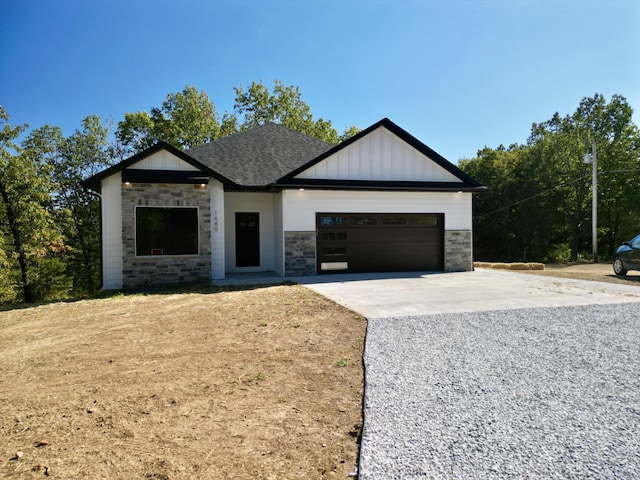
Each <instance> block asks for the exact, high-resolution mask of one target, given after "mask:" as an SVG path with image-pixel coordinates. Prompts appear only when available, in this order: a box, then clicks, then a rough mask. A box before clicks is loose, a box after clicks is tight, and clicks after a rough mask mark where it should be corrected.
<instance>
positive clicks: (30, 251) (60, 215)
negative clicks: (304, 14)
mask: <svg viewBox="0 0 640 480" xmlns="http://www.w3.org/2000/svg"><path fill="white" fill-rule="evenodd" d="M234 92H235V103H234V111H233V112H231V113H229V112H225V113H224V114H219V113H218V112H217V110H216V106H215V103H214V102H213V101H212V100H211V99H210V98H209V97H208V95H207V94H206V93H205V92H204V91H199V90H198V89H197V88H196V87H193V86H189V85H187V86H186V87H185V88H184V89H183V90H182V91H180V92H176V93H169V94H168V95H167V96H166V99H165V100H164V101H163V102H162V104H161V105H160V106H159V107H152V108H150V109H149V111H140V112H128V113H126V114H125V115H124V119H123V120H121V121H120V122H118V123H117V125H115V124H114V122H111V121H103V120H102V119H100V117H99V116H97V115H89V116H87V117H86V118H84V120H83V121H82V124H81V127H80V128H78V129H77V130H76V131H75V132H73V133H72V134H71V135H70V136H68V137H65V136H64V135H63V133H62V130H61V129H60V128H59V127H58V126H52V125H48V124H47V125H44V126H42V127H39V128H35V129H33V130H29V126H28V125H16V126H13V125H11V124H10V123H9V113H8V112H7V111H6V110H5V109H4V107H2V106H1V105H0V305H2V304H5V303H17V302H27V303H31V302H34V301H40V300H59V299H65V298H70V297H81V296H85V295H90V294H92V293H94V292H95V291H96V289H98V288H99V287H100V282H101V279H100V274H101V271H100V203H99V198H98V196H97V195H96V194H95V193H94V192H91V191H90V190H88V189H87V188H86V187H85V186H84V185H83V183H82V182H83V180H84V179H86V178H88V177H89V176H91V175H93V174H95V173H97V172H99V171H100V170H102V169H104V168H105V167H108V166H109V165H113V164H114V163H117V162H119V161H121V160H123V159H125V158H127V157H129V156H131V155H133V154H135V153H137V152H140V151H142V150H144V149H145V148H147V147H149V146H151V145H153V144H155V143H157V142H159V141H165V142H167V143H169V144H171V145H173V146H175V147H176V148H179V149H186V148H189V147H192V146H195V145H199V144H202V143H206V142H210V141H213V140H216V139H218V138H221V137H224V136H227V135H229V134H232V133H235V132H239V131H243V130H246V129H248V128H251V127H253V126H256V125H259V124H262V123H265V122H271V121H272V122H277V123H280V124H282V125H284V126H287V127H289V128H291V129H293V130H297V131H299V132H301V133H304V134H307V135H310V136H314V137H317V138H320V139H322V140H324V141H327V142H329V143H333V144H337V143H339V142H341V141H342V140H345V139H347V138H349V137H350V136H352V135H354V134H355V133H357V132H358V129H357V127H355V126H353V127H349V128H347V129H345V130H344V131H343V132H342V133H338V131H337V130H336V129H335V128H334V127H333V126H332V124H331V122H330V121H328V120H324V119H322V118H319V119H315V118H314V117H313V115H312V113H311V107H310V106H309V105H308V104H307V103H306V102H304V100H303V99H302V93H301V91H300V88H299V87H295V86H288V85H284V84H283V83H282V82H280V81H277V80H276V81H275V82H274V86H273V88H272V89H269V88H268V87H267V86H265V85H264V84H263V82H253V83H252V84H251V85H249V86H248V87H244V86H242V85H240V86H239V87H236V88H235V89H234Z"/></svg>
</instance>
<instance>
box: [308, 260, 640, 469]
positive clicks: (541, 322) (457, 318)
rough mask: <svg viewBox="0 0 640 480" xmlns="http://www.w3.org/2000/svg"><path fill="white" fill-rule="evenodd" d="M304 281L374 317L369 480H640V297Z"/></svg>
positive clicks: (632, 292) (619, 292)
mask: <svg viewBox="0 0 640 480" xmlns="http://www.w3.org/2000/svg"><path fill="white" fill-rule="evenodd" d="M299 281H300V283H303V284H305V285H306V286H307V287H309V288H311V289H312V290H314V291H316V292H318V293H320V294H322V295H325V296H326V297H328V298H330V299H332V300H334V301H336V302H338V303H340V304H342V305H345V306H347V307H348V308H350V309H352V310H354V311H356V312H358V313H360V314H362V315H364V316H366V317H367V318H368V326H367V338H366V344H365V355H364V364H365V395H364V413H363V416H364V425H363V434H362V441H361V445H360V457H359V472H358V473H359V478H360V480H389V479H414V478H415V479H422V478H435V479H448V480H450V479H459V480H463V479H465V480H466V479H469V478H483V479H495V480H498V479H504V478H545V479H565V478H640V436H639V435H640V434H639V433H638V432H640V415H639V414H638V412H640V377H639V376H638V371H639V370H640V335H638V332H639V328H640V319H639V318H638V315H637V312H638V311H640V303H636V302H640V286H637V285H618V284H611V283H600V282H589V281H581V280H570V279H558V278H551V277H543V276H534V275H527V274H519V273H513V272H502V271H493V270H479V271H475V272H466V273H448V274H389V275H385V276H381V275H375V276H374V275H342V276H335V277H324V276H323V277H316V278H313V279H307V280H306V281H305V279H299Z"/></svg>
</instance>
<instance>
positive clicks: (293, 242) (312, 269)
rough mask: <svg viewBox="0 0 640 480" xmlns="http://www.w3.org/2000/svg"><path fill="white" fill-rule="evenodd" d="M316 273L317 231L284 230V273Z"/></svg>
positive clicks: (286, 275)
mask: <svg viewBox="0 0 640 480" xmlns="http://www.w3.org/2000/svg"><path fill="white" fill-rule="evenodd" d="M315 274H316V232H284V275H285V277H298V276H303V275H315Z"/></svg>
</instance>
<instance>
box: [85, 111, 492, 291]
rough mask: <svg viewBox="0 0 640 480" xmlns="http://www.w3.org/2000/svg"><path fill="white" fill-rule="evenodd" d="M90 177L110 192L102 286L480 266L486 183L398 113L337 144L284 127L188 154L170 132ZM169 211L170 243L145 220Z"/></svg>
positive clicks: (92, 184) (105, 204) (105, 198)
mask: <svg viewBox="0 0 640 480" xmlns="http://www.w3.org/2000/svg"><path fill="white" fill-rule="evenodd" d="M85 184H86V185H87V186H88V187H89V188H92V189H94V190H96V191H98V192H101V194H102V197H101V198H102V219H103V220H102V222H103V223H102V227H103V231H102V245H103V258H102V263H103V265H104V270H103V285H104V288H105V289H119V288H140V287H143V286H147V285H157V284H165V283H175V282H192V281H201V280H205V279H211V280H220V279H224V278H225V275H226V274H227V273H233V274H237V273H245V272H246V273H249V272H252V273H253V272H263V271H273V272H275V273H276V274H278V275H281V276H283V277H298V276H302V275H319V274H327V273H348V272H393V271H396V272H400V271H402V272H407V271H432V272H433V271H464V270H472V269H473V238H472V200H473V197H472V196H473V194H474V193H475V192H482V191H484V190H485V189H486V188H485V187H484V186H482V185H481V184H479V183H478V182H477V181H475V180H474V179H472V178H470V177H469V176H467V175H466V174H465V173H464V172H462V171H461V170H460V169H459V168H458V167H456V166H455V165H453V164H451V163H450V162H449V161H447V160H446V159H445V158H443V157H442V156H440V155H439V154H438V153H436V152H434V151H433V150H431V149H430V148H429V147H428V146H427V145H425V144H424V143H422V142H421V141H419V140H418V139H417V138H415V137H413V136H412V135H411V134H409V133H408V132H406V131H405V130H403V129H402V128H400V127H399V126H397V125H396V124H394V123H393V122H391V121H390V120H389V119H387V118H384V119H382V120H380V121H379V122H377V123H375V124H373V125H371V126H370V127H369V128H367V129H365V130H363V131H361V132H360V133H358V134H357V135H354V136H352V137H351V138H349V139H347V140H345V141H344V142H342V143H340V144H338V145H331V144H329V143H326V142H324V141H322V140H319V139H317V138H312V137H309V136H307V135H304V134H302V133H299V132H296V131H293V130H290V129H288V128H286V127H284V126H282V125H277V124H274V123H266V124H263V125H259V126H256V127H254V128H251V129H248V130H245V131H242V132H239V133H237V134H234V135H229V136H228V137H225V138H221V139H218V140H215V141H213V142H210V143H207V144H204V145H198V146H195V147H192V148H190V149H188V150H186V151H181V150H178V149H176V148H174V147H172V146H171V145H168V144H166V143H162V142H161V143H158V144H157V145H154V146H152V147H150V148H148V149H147V150H145V151H142V152H140V153H137V154H136V155H134V156H132V157H130V158H128V159H127V160H124V161H122V162H120V163H119V164H117V165H113V166H111V167H109V168H107V169H106V170H103V171H102V172H100V173H98V174H96V175H94V176H93V177H91V178H89V179H87V181H86V183H85ZM147 210H148V211H147ZM154 212H155V213H154ZM158 212H160V213H162V212H165V217H166V216H167V215H169V213H170V214H171V215H169V217H171V218H169V217H167V218H166V219H165V220H166V222H165V224H166V225H165V228H164V229H163V230H162V232H160V233H162V235H161V236H162V239H161V240H162V241H161V242H160V243H158V242H159V240H157V239H155V237H157V235H156V234H157V232H155V230H153V229H152V230H153V232H148V231H147V230H149V228H150V227H149V228H146V227H145V225H142V224H140V221H141V220H140V219H141V218H142V217H141V216H142V215H143V214H145V215H144V216H145V217H149V216H150V215H151V216H152V217H154V215H155V214H158ZM166 212H169V213H166ZM172 212H173V213H172ZM178 213H180V215H181V218H182V217H184V216H185V215H186V214H187V213H188V214H189V215H188V217H189V218H187V219H186V220H185V219H182V220H181V221H180V222H177V220H176V221H173V220H175V219H173V220H172V218H173V217H172V215H173V216H175V215H177V214H178ZM152 214H154V215H152ZM155 216H157V215H155ZM154 218H155V217H154ZM163 218H164V217H163ZM143 220H144V219H143ZM147 220H148V219H147ZM169 220H172V221H169ZM183 220H184V221H187V220H188V222H187V224H188V225H187V227H188V228H187V230H188V232H187V233H189V235H188V237H189V239H188V240H189V242H187V243H189V244H188V245H187V244H184V245H183V243H184V242H185V241H186V240H184V239H183V240H184V241H182V243H181V244H180V245H178V246H177V247H176V246H175V245H173V244H174V243H175V238H174V237H180V236H184V234H185V232H184V231H183V230H184V229H185V225H184V221H183ZM176 222H177V223H176ZM143 223H144V222H143ZM147 223H148V222H147ZM147 227H148V225H147ZM145 228H146V229H145ZM154 232H155V233H154ZM151 233H154V235H151ZM149 235H151V236H153V237H154V238H151V236H149ZM143 237H144V238H143ZM147 237H149V238H147ZM154 239H155V240H154ZM145 242H146V243H145ZM172 242H173V243H172ZM142 250H144V251H142ZM141 251H142V253H141Z"/></svg>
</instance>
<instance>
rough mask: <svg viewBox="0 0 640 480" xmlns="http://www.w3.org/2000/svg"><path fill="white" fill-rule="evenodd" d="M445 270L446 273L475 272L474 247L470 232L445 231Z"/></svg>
mask: <svg viewBox="0 0 640 480" xmlns="http://www.w3.org/2000/svg"><path fill="white" fill-rule="evenodd" d="M444 269H445V271H446V272H460V271H462V272H468V271H471V270H473V245H472V238H471V231H470V230H445V232H444Z"/></svg>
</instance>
